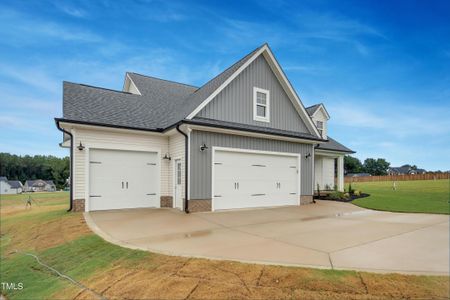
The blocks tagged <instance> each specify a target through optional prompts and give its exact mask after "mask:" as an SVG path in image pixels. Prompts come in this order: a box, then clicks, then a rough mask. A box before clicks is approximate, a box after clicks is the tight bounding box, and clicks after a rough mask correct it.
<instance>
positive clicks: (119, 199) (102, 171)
mask: <svg viewBox="0 0 450 300" xmlns="http://www.w3.org/2000/svg"><path fill="white" fill-rule="evenodd" d="M89 152H90V153H89V203H88V205H89V210H106V209H121V208H139V207H159V206H160V200H159V186H160V183H159V182H160V172H159V162H158V154H157V153H156V152H139V151H116V150H100V149H91V150H90V151H89Z"/></svg>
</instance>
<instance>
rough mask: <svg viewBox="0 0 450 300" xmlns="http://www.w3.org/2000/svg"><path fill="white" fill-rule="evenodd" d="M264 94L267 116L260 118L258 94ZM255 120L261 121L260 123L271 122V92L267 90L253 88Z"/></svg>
mask: <svg viewBox="0 0 450 300" xmlns="http://www.w3.org/2000/svg"><path fill="white" fill-rule="evenodd" d="M258 92H259V93H263V94H265V95H266V105H265V107H266V116H265V117H260V116H258V114H257V105H258V104H257V97H256V95H257V93H258ZM253 120H255V121H260V122H270V91H269V90H265V89H262V88H259V87H256V86H254V87H253Z"/></svg>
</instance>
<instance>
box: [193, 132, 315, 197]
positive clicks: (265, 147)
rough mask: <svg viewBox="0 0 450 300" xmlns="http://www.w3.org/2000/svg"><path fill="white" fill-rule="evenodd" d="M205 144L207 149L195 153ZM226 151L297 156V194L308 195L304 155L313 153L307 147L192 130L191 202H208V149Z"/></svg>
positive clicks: (308, 170)
mask: <svg viewBox="0 0 450 300" xmlns="http://www.w3.org/2000/svg"><path fill="white" fill-rule="evenodd" d="M203 143H206V145H208V147H209V149H208V150H206V151H203V152H200V151H199V148H200V145H201V144H203ZM214 146H219V147H230V148H241V149H251V150H261V151H275V152H288V153H298V154H301V170H300V171H301V176H300V178H301V194H302V195H312V160H311V158H309V159H305V155H306V154H308V153H311V152H312V151H313V146H312V145H311V144H301V143H294V142H287V141H277V140H269V139H262V138H253V137H244V136H238V135H228V134H221V133H213V132H204V131H198V130H194V131H192V132H191V149H190V151H191V155H192V156H191V181H190V182H191V199H211V197H212V195H211V171H212V169H211V167H212V165H211V161H212V160H211V159H212V147H214Z"/></svg>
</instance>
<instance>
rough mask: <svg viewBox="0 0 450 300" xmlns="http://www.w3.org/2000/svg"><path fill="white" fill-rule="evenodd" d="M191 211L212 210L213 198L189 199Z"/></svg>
mask: <svg viewBox="0 0 450 300" xmlns="http://www.w3.org/2000/svg"><path fill="white" fill-rule="evenodd" d="M188 204H189V212H191V213H194V212H201V211H211V199H205V200H203V199H202V200H198V199H196V200H189V202H188Z"/></svg>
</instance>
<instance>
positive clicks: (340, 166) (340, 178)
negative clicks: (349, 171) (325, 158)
mask: <svg viewBox="0 0 450 300" xmlns="http://www.w3.org/2000/svg"><path fill="white" fill-rule="evenodd" d="M337 188H338V190H339V191H341V192H343V191H344V156H343V155H340V156H338V158H337Z"/></svg>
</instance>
